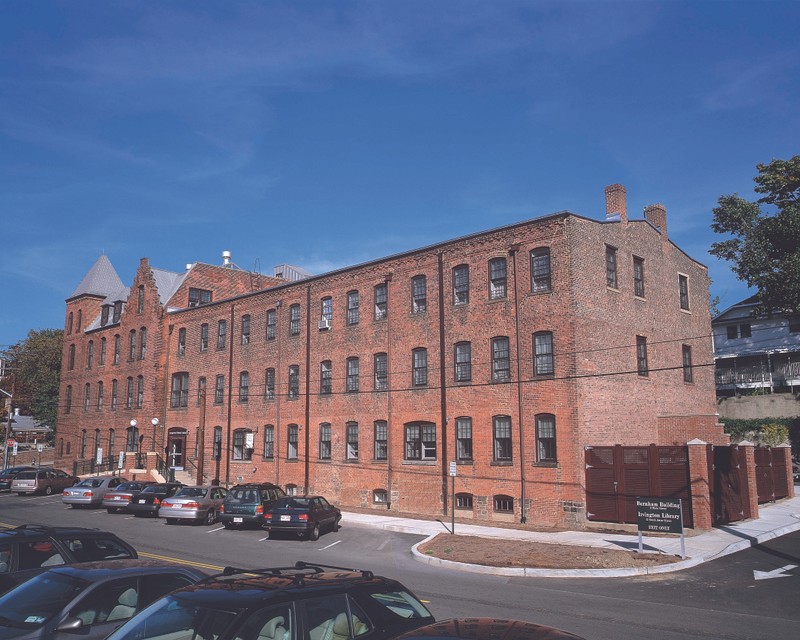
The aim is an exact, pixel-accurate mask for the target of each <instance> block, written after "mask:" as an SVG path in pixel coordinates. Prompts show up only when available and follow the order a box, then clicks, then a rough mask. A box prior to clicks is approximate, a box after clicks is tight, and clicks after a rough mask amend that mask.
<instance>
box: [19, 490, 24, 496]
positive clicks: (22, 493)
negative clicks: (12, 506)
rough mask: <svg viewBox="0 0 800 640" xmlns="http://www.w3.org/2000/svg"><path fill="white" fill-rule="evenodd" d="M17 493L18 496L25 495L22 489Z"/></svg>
mask: <svg viewBox="0 0 800 640" xmlns="http://www.w3.org/2000/svg"><path fill="white" fill-rule="evenodd" d="M17 495H18V496H24V495H25V492H24V491H17Z"/></svg>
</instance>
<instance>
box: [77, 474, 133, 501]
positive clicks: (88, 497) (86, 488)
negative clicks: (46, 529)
mask: <svg viewBox="0 0 800 640" xmlns="http://www.w3.org/2000/svg"><path fill="white" fill-rule="evenodd" d="M123 482H127V480H126V479H125V478H121V477H119V476H98V477H96V478H85V479H84V480H81V481H80V482H79V483H78V484H76V485H75V486H74V487H70V488H68V489H64V493H63V494H62V496H61V502H63V503H64V504H68V505H71V506H72V508H73V509H75V508H77V507H99V506H100V505H101V504H103V497H105V495H106V493H107V492H109V491H112V490H113V489H115V488H116V487H117V486H118V485H120V484H122V483H123Z"/></svg>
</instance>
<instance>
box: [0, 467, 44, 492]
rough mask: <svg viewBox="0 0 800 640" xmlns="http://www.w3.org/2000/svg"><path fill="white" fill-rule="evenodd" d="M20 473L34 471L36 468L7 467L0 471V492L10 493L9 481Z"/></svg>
mask: <svg viewBox="0 0 800 640" xmlns="http://www.w3.org/2000/svg"><path fill="white" fill-rule="evenodd" d="M22 471H36V467H31V466H28V465H25V466H22V467H8V468H7V469H3V470H2V471H0V491H11V481H12V480H13V479H14V478H16V477H17V474H18V473H20V472H22Z"/></svg>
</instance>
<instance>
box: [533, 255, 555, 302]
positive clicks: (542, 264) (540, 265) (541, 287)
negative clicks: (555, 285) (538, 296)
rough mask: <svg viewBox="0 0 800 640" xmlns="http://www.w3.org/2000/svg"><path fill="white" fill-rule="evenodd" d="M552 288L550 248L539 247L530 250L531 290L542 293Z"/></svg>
mask: <svg viewBox="0 0 800 640" xmlns="http://www.w3.org/2000/svg"><path fill="white" fill-rule="evenodd" d="M551 289H552V273H551V267H550V249H549V248H547V247H540V248H538V249H534V250H533V251H531V291H532V292H533V293H542V292H544V291H550V290H551Z"/></svg>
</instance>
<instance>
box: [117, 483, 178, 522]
mask: <svg viewBox="0 0 800 640" xmlns="http://www.w3.org/2000/svg"><path fill="white" fill-rule="evenodd" d="M182 486H183V485H182V484H181V483H180V482H157V483H156V484H151V485H149V486H147V487H145V488H144V489H142V490H141V491H140V492H139V495H138V496H136V498H135V499H134V500H131V501H130V503H129V504H128V511H130V512H131V513H132V514H133V515H134V516H136V517H137V518H141V517H144V516H150V517H152V518H157V517H158V509H159V507H161V501H162V500H164V498H170V497H172V496H174V495H175V494H176V493H177V492H178V489H180V488H181V487H182Z"/></svg>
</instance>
